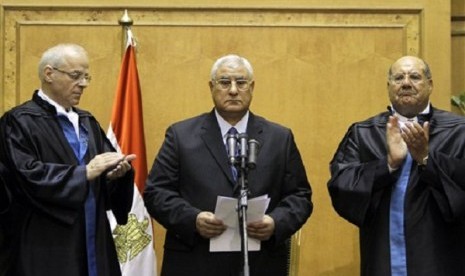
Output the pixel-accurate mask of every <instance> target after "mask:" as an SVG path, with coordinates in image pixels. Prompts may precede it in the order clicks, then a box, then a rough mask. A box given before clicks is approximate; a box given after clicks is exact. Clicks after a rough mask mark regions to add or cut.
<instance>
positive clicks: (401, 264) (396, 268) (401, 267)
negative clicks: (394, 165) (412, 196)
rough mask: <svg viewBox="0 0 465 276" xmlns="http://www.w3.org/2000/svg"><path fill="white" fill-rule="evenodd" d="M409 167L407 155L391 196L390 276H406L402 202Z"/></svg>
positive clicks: (409, 157) (409, 160)
mask: <svg viewBox="0 0 465 276" xmlns="http://www.w3.org/2000/svg"><path fill="white" fill-rule="evenodd" d="M411 167H412V157H411V156H410V153H407V158H406V159H405V162H404V164H403V165H402V172H401V174H400V177H399V179H398V180H397V182H396V183H395V185H394V187H393V189H392V194H391V206H390V213H389V239H390V248H391V275H392V276H407V256H406V248H405V233H404V227H405V226H404V206H405V203H404V200H405V191H406V190H407V184H408V181H409V177H410V168H411Z"/></svg>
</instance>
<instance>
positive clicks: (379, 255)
mask: <svg viewBox="0 0 465 276" xmlns="http://www.w3.org/2000/svg"><path fill="white" fill-rule="evenodd" d="M432 89H433V81H432V77H431V72H430V70H429V67H428V65H427V64H426V63H425V62H424V61H423V60H421V59H419V58H416V57H411V56H406V57H402V58H401V59H399V60H397V61H396V62H395V63H394V64H393V65H392V66H391V68H390V70H389V79H388V91H389V98H390V101H391V106H390V107H389V112H383V113H380V114H378V115H376V116H374V117H372V118H369V119H367V120H365V121H362V122H358V123H355V124H353V125H352V126H351V127H350V128H349V130H348V132H347V133H346V135H345V137H344V139H343V140H342V142H341V143H340V145H339V148H338V149H337V151H336V153H335V155H334V158H333V160H332V161H331V164H330V165H331V179H330V180H329V183H328V188H329V192H330V195H331V199H332V203H333V206H334V208H335V210H336V211H337V212H338V214H339V215H340V216H342V217H343V218H345V219H347V220H348V221H349V222H351V223H353V224H355V225H357V226H358V227H359V229H360V257H361V268H360V270H361V275H363V276H387V275H409V276H461V275H465V261H464V260H465V217H464V215H465V118H464V117H462V116H458V115H454V114H452V113H450V112H446V111H442V110H439V109H436V108H434V107H432V106H431V104H430V102H429V96H430V94H431V92H432ZM407 155H410V156H411V159H412V164H411V165H405V164H408V162H407V159H408V157H407ZM403 166H406V168H405V170H402V169H403ZM404 171H405V173H408V172H409V173H410V176H409V178H406V179H407V180H408V183H407V186H406V188H405V194H404V196H403V197H402V199H403V204H401V206H400V207H401V208H403V212H401V215H402V216H403V218H402V217H401V218H402V220H400V222H401V225H403V226H401V227H395V226H396V225H397V224H395V223H394V222H395V216H396V215H397V214H398V213H395V212H396V211H395V210H396V209H395V207H393V206H395V204H394V203H393V202H394V201H395V200H397V199H398V198H396V197H395V196H394V194H395V193H394V191H397V189H398V188H399V186H397V185H400V184H397V183H400V182H397V181H398V180H399V179H400V178H401V175H402V174H404ZM396 194H397V193H396ZM401 210H402V209H401ZM399 232H400V233H403V234H402V235H400V236H396V235H397V233H399ZM393 237H397V238H399V237H400V240H403V246H402V247H401V248H402V251H398V249H399V248H398V247H396V246H397V245H398V242H399V240H395V239H394V238H393ZM398 252H403V253H400V256H402V258H397V257H398V256H399V255H398ZM399 260H400V261H399Z"/></svg>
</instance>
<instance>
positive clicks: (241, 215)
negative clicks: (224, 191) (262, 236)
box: [237, 156, 249, 276]
mask: <svg viewBox="0 0 465 276" xmlns="http://www.w3.org/2000/svg"><path fill="white" fill-rule="evenodd" d="M240 159H241V160H240V162H239V168H238V174H239V177H238V181H239V184H240V192H239V197H238V199H237V212H238V219H239V231H240V234H241V250H242V255H243V271H242V275H243V276H249V248H248V244H249V241H248V237H247V207H248V205H247V201H248V193H249V187H248V179H247V174H248V168H247V166H246V163H247V162H246V160H245V159H246V158H244V157H242V156H241V158H240Z"/></svg>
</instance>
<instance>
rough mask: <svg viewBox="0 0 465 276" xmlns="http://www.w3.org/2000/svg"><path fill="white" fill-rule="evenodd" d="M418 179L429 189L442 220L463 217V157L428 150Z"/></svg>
mask: <svg viewBox="0 0 465 276" xmlns="http://www.w3.org/2000/svg"><path fill="white" fill-rule="evenodd" d="M420 181H422V182H424V183H426V187H427V188H428V189H430V190H431V194H432V196H433V198H434V199H435V201H436V203H437V205H438V207H439V210H440V211H441V213H442V216H443V218H444V220H446V221H449V222H452V221H456V220H463V219H464V218H465V159H463V158H460V159H459V158H456V157H455V158H454V157H451V156H450V155H446V154H444V153H441V152H435V151H434V150H430V153H429V158H428V164H427V166H426V167H425V168H424V169H423V171H422V172H421V173H420Z"/></svg>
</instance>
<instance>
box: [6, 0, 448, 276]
mask: <svg viewBox="0 0 465 276" xmlns="http://www.w3.org/2000/svg"><path fill="white" fill-rule="evenodd" d="M360 2H362V1H360ZM378 2H380V3H381V2H382V1H378ZM443 2H444V1H443ZM0 3H1V0H0ZM405 3H407V1H397V2H395V3H392V4H390V5H389V6H387V4H385V3H384V4H383V5H377V6H376V7H370V8H365V6H363V5H359V6H358V7H355V8H354V7H352V8H338V7H320V6H317V5H314V6H315V7H313V6H312V5H310V4H309V5H307V6H305V5H303V6H301V7H288V8H285V7H273V8H271V7H270V8H263V7H262V8H261V7H247V8H246V7H244V6H242V7H235V6H230V7H221V8H215V7H208V6H205V7H192V6H190V7H188V6H186V7H183V6H182V5H181V6H177V7H165V6H164V7H151V6H150V5H148V6H144V7H132V8H131V9H129V15H130V16H131V17H132V19H133V20H134V26H133V27H132V30H133V32H134V34H135V36H136V37H137V39H138V52H137V59H138V68H139V74H140V80H141V88H142V94H143V99H144V103H143V108H144V125H145V127H146V133H145V135H146V141H147V156H148V163H149V166H151V164H152V161H153V158H154V157H155V155H156V153H157V151H158V148H159V147H160V145H161V142H162V140H163V138H164V131H165V129H166V127H167V126H168V125H169V124H171V123H173V122H175V121H177V120H180V119H183V118H186V117H189V116H194V115H197V114H198V113H200V112H205V111H209V110H210V109H211V108H212V102H211V99H210V94H209V90H208V79H209V72H210V67H211V65H212V63H213V62H214V60H215V59H216V58H218V57H219V56H221V55H224V54H228V53H238V54H240V55H243V56H246V57H247V58H248V59H249V60H250V61H251V62H252V64H253V66H254V69H255V76H256V89H255V92H254V100H253V103H252V111H253V112H255V113H257V114H260V115H263V116H265V117H267V118H269V119H270V120H273V121H276V122H279V123H282V124H284V125H286V126H289V127H291V128H292V129H293V131H294V134H295V137H296V140H297V143H298V146H299V148H300V150H301V153H302V157H303V159H304V162H305V165H306V168H307V173H308V176H309V179H310V181H311V184H312V187H313V190H314V196H313V201H314V203H315V211H314V214H313V215H312V217H311V218H310V220H309V222H308V223H307V224H306V225H305V226H304V227H303V229H302V231H301V232H300V233H299V235H297V236H296V237H295V239H294V247H293V249H294V253H295V254H296V255H295V256H294V258H293V261H294V262H293V267H292V273H293V275H302V276H307V275H323V276H340V275H348V276H350V275H358V274H359V268H358V266H359V257H358V231H357V229H356V228H355V227H353V226H352V225H350V224H349V223H348V222H346V221H344V220H343V219H341V218H340V217H338V216H337V214H336V213H335V212H334V211H333V209H332V206H331V203H330V199H329V196H328V193H327V189H326V182H327V180H328V178H329V168H328V163H329V161H330V159H331V157H332V154H333V153H334V151H335V149H336V147H337V144H338V142H339V141H340V139H341V138H342V136H343V134H344V133H345V131H346V129H347V128H348V126H349V124H350V123H352V122H354V121H358V120H362V119H364V118H366V117H368V116H371V115H373V114H375V113H377V112H380V111H382V110H384V109H385V107H386V105H387V104H388V97H387V91H386V76H387V69H388V66H389V65H390V64H391V63H392V62H393V61H394V60H395V59H397V58H398V57H400V56H401V55H405V54H410V55H420V56H423V55H425V53H429V52H428V51H431V50H429V47H427V46H429V45H431V41H432V39H431V37H432V35H431V32H432V31H431V30H428V31H425V30H424V29H423V27H424V26H430V25H432V24H431V23H428V22H429V21H428V22H425V15H429V17H428V16H426V18H428V19H430V20H433V19H434V18H435V17H434V16H431V14H432V13H431V11H429V10H430V9H428V8H429V7H431V6H434V5H437V6H440V3H438V2H434V4H433V2H432V3H430V2H429V1H426V0H425V1H418V3H414V4H411V3H409V4H407V5H404V4H405ZM255 6H257V5H255ZM283 6H284V5H283ZM435 7H436V6H435ZM0 13H1V15H3V17H4V19H3V20H4V21H3V22H4V25H3V26H0V29H1V30H2V33H1V38H2V41H3V44H2V45H1V47H0V49H3V51H2V54H3V61H4V62H3V63H2V64H1V70H2V72H0V77H1V78H2V84H0V85H2V86H0V87H2V89H0V99H1V100H2V101H3V103H0V113H2V112H3V111H4V110H7V109H9V108H11V107H13V106H14V105H16V104H18V103H20V102H23V101H25V100H27V99H29V98H30V96H31V94H32V90H33V89H35V88H37V86H38V85H39V83H38V80H37V63H38V60H39V58H40V54H41V53H42V52H43V50H44V49H46V48H48V47H49V46H51V45H54V44H56V43H59V42H76V43H80V44H82V45H83V46H84V47H85V48H86V49H87V50H88V51H89V55H90V59H91V60H90V71H91V74H92V76H93V80H92V83H91V85H90V86H89V87H88V89H86V91H85V94H84V96H83V99H82V101H81V104H80V106H81V107H82V108H84V109H87V110H90V111H91V112H92V113H93V114H94V115H95V116H96V117H97V119H99V121H100V122H101V124H102V126H103V127H104V128H106V127H107V126H108V121H109V118H110V113H111V104H112V101H113V93H114V89H115V86H116V79H117V74H118V70H119V66H120V60H121V55H122V45H123V35H122V34H123V33H122V29H121V27H120V26H118V23H117V21H118V19H119V18H120V17H121V15H122V9H121V8H114V7H111V6H107V7H96V6H85V5H84V6H80V7H75V6H63V5H56V6H54V7H44V6H31V5H25V6H17V5H4V6H2V10H1V11H0ZM438 16H439V15H438ZM441 22H443V21H441ZM441 24H442V23H441ZM441 24H439V25H441ZM437 32H438V36H440V35H439V30H438V31H437ZM425 33H428V34H429V40H428V39H426V38H425V35H424V34H425ZM434 34H435V33H433V37H434ZM428 41H429V42H428ZM438 48H439V49H441V50H444V51H443V52H445V53H447V43H446V44H445V45H444V44H442V45H439V46H438V47H436V49H438ZM432 64H433V65H437V67H441V68H444V70H442V71H443V72H444V73H443V75H441V74H439V78H438V79H439V83H441V82H445V81H447V79H446V77H445V76H446V75H447V72H448V70H449V69H447V66H444V65H443V64H446V65H447V64H450V63H448V62H447V61H442V60H441V61H438V60H437V59H436V58H434V59H433V61H432ZM437 67H436V68H434V67H433V75H435V72H436V70H435V69H437ZM438 79H436V78H435V81H436V83H437V81H438ZM441 85H442V86H443V87H446V88H447V87H448V85H449V84H447V83H446V84H439V86H440V87H441ZM446 95H447V97H448V96H449V94H447V92H445V93H442V94H441V93H437V94H436V93H435V94H433V100H437V102H439V103H440V105H441V104H442V105H444V103H448V102H449V100H448V99H446ZM155 232H156V233H155V234H156V241H155V243H156V253H157V258H158V263H159V265H160V264H161V258H162V252H163V235H164V230H163V228H162V227H161V226H159V225H157V227H156V230H155Z"/></svg>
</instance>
